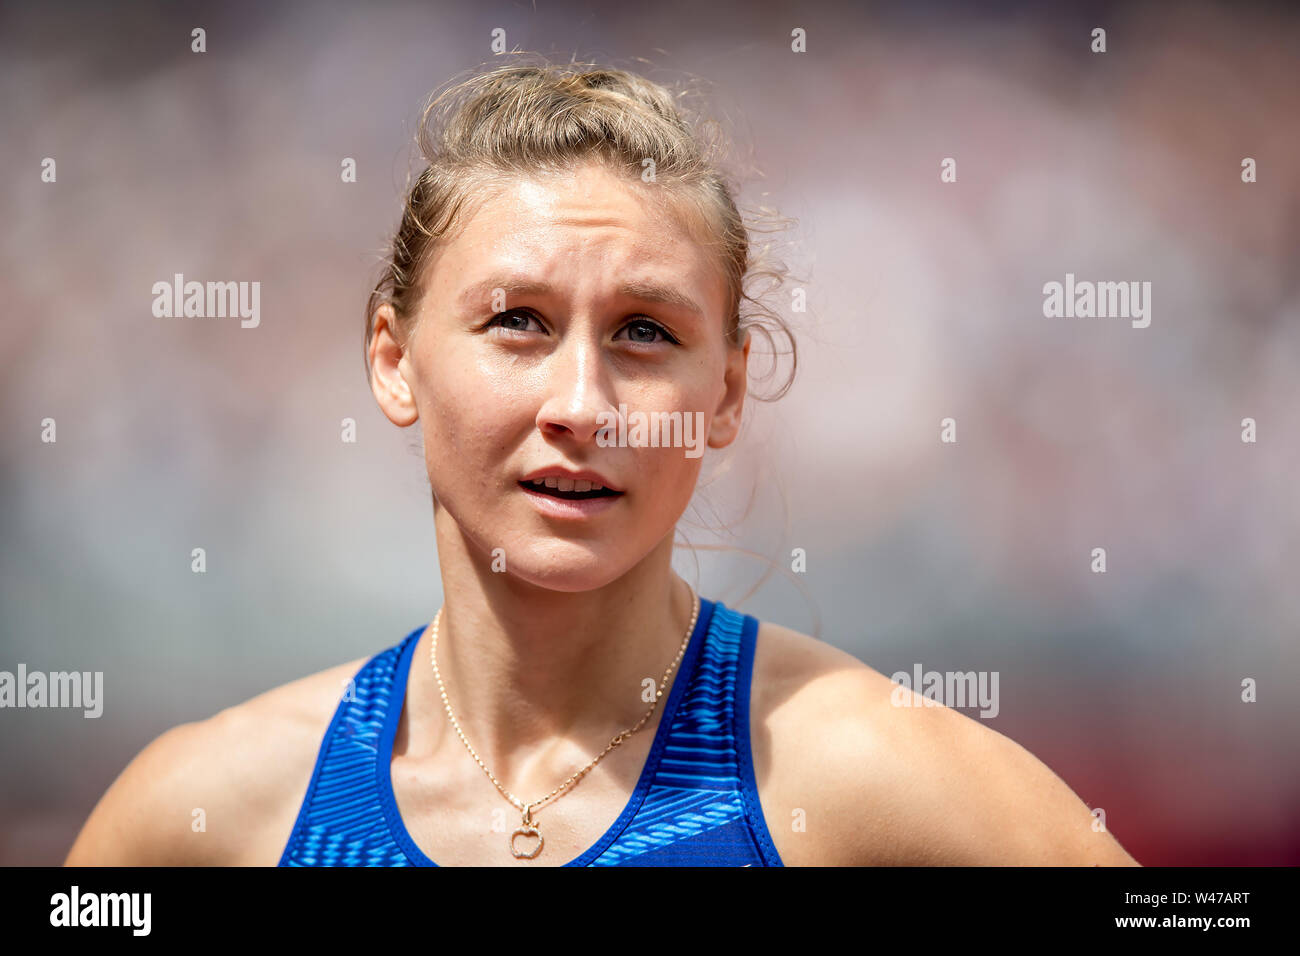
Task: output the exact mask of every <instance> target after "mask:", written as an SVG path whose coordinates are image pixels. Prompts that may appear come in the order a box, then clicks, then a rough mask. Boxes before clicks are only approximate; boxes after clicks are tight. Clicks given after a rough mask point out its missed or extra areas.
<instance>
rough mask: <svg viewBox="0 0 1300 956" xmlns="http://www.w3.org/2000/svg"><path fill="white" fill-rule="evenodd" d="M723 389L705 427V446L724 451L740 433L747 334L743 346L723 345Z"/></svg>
mask: <svg viewBox="0 0 1300 956" xmlns="http://www.w3.org/2000/svg"><path fill="white" fill-rule="evenodd" d="M723 382H724V385H725V388H724V390H723V393H722V398H721V400H720V401H719V402H718V407H717V410H716V411H715V412H714V413H713V421H712V422H711V423H710V425H709V447H710V448H726V447H727V446H728V445H730V444H731V443H732V442H733V441H735V440H736V435H737V434H739V433H740V418H741V412H742V411H743V410H744V407H745V392H746V389H747V387H748V383H749V332H748V331H746V332H745V342H744V344H743V345H733V344H732V343H730V342H728V343H727V365H726V370H725V372H724V373H723Z"/></svg>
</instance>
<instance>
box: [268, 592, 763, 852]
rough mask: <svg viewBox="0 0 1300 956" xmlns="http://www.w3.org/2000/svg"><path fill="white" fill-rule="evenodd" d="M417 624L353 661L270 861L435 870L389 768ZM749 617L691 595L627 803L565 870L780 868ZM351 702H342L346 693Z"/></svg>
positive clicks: (755, 628) (754, 628)
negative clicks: (670, 674) (759, 744)
mask: <svg viewBox="0 0 1300 956" xmlns="http://www.w3.org/2000/svg"><path fill="white" fill-rule="evenodd" d="M425 627H426V625H423V624H422V625H420V626H419V627H417V628H416V629H415V630H414V631H412V632H411V633H410V634H408V635H407V636H406V637H405V638H404V639H403V640H402V641H401V643H399V644H397V645H396V646H395V647H390V648H389V649H388V650H386V651H381V652H380V653H378V654H376V655H375V656H374V657H372V658H370V660H369V661H367V662H366V663H365V665H363V666H362V668H361V670H360V671H358V672H357V676H356V679H355V681H354V683H355V685H356V687H355V693H354V694H351V695H348V696H347V697H345V698H344V700H342V701H341V702H340V703H339V706H338V709H337V710H336V711H335V714H334V719H333V720H332V721H331V722H330V726H329V729H328V730H327V731H326V732H325V738H324V740H323V741H322V743H321V748H320V753H319V754H318V755H317V757H316V767H315V769H314V770H313V771H312V776H311V782H310V783H309V784H308V786H307V794H306V796H305V797H304V799H303V802H302V807H301V809H300V810H299V811H298V819H297V822H296V823H295V824H294V827H293V832H292V833H291V834H290V835H289V842H288V844H287V845H286V846H285V848H284V853H283V855H282V856H281V857H280V866H437V864H436V863H434V862H433V861H432V860H431V859H429V858H428V857H427V856H425V855H424V853H423V852H422V851H421V850H420V848H419V847H417V846H416V845H415V841H414V840H412V839H411V836H410V834H409V833H407V831H406V826H405V825H404V824H403V823H402V817H401V814H400V813H399V812H398V810H397V801H396V800H395V799H394V797H393V782H392V776H391V774H390V764H391V762H392V759H393V738H394V736H396V733H397V722H398V718H399V717H400V716H401V713H402V701H403V699H404V698H405V696H406V676H407V673H408V672H409V671H410V669H411V657H412V655H413V652H414V650H415V645H416V642H417V640H418V639H419V637H420V635H421V634H423V633H424V630H425ZM757 636H758V621H757V620H756V619H755V618H753V617H751V616H749V615H748V614H741V613H739V612H737V611H733V610H731V609H730V608H728V607H727V606H726V605H724V604H723V603H722V602H721V601H710V600H708V599H707V598H703V597H702V598H700V614H699V619H698V621H697V622H696V624H695V630H694V631H693V632H692V634H691V639H690V643H689V644H688V646H687V648H686V653H685V654H684V655H683V657H682V664H681V669H680V671H679V672H678V675H677V677H676V678H675V679H674V680H673V689H672V691H671V692H670V693H669V695H668V702H667V703H666V704H665V705H664V714H663V717H662V718H661V719H660V721H659V728H658V731H657V732H656V734H655V740H654V744H653V745H652V746H651V748H650V755H649V757H648V758H647V759H646V763H645V767H644V768H643V769H642V771H641V778H640V780H639V781H638V782H637V785H636V789H635V790H634V791H633V792H632V798H631V799H630V800H628V802H627V806H626V807H624V808H623V812H622V813H621V814H619V817H618V819H617V820H615V821H614V823H613V825H612V826H610V828H609V829H608V830H606V831H605V835H604V836H602V837H601V838H600V839H599V840H597V841H596V843H595V845H594V846H592V847H591V848H589V849H588V850H587V851H586V852H585V853H582V854H580V855H579V856H578V857H577V859H574V860H570V861H569V862H568V863H566V864H565V865H566V866H782V865H783V864H782V862H781V858H780V856H779V855H778V854H777V852H776V847H775V846H773V844H772V837H771V834H770V833H769V832H768V829H767V824H766V822H765V821H764V819H763V808H762V806H761V804H760V803H759V799H758V790H757V787H756V784H755V780H754V761H753V756H752V754H751V752H750V738H749V686H750V678H751V676H752V674H753V666H754V644H755V640H756V638H757ZM353 697H354V698H355V699H350V698H353Z"/></svg>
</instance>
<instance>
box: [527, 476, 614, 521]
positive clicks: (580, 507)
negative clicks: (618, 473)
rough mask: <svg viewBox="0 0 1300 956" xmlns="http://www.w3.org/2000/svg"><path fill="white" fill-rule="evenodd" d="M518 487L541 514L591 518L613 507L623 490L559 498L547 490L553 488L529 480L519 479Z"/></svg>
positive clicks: (554, 516)
mask: <svg viewBox="0 0 1300 956" xmlns="http://www.w3.org/2000/svg"><path fill="white" fill-rule="evenodd" d="M519 487H520V488H521V489H522V490H523V492H524V494H525V495H527V496H528V499H529V500H530V501H531V502H532V503H533V507H535V508H536V509H537V510H538V511H539V512H540V513H541V514H543V515H545V516H547V517H550V518H591V517H594V516H595V515H598V514H601V513H603V512H605V511H608V510H609V509H610V508H612V507H614V505H615V504H617V503H618V501H619V499H621V498H622V497H623V495H624V492H616V493H613V494H606V495H599V496H593V497H590V498H560V497H557V496H556V495H554V494H547V492H548V491H552V492H553V491H557V490H558V489H555V488H545V489H539V488H537V487H536V486H535V485H533V484H532V483H531V482H526V481H521V482H519Z"/></svg>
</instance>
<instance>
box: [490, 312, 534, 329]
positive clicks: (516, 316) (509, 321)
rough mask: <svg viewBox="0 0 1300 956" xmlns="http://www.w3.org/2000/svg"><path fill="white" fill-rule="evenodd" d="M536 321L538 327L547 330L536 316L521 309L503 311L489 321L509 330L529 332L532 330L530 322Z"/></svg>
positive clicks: (492, 324) (491, 324) (493, 324)
mask: <svg viewBox="0 0 1300 956" xmlns="http://www.w3.org/2000/svg"><path fill="white" fill-rule="evenodd" d="M529 322H532V323H534V324H535V325H536V326H537V327H538V329H540V330H541V331H542V332H545V331H546V329H544V328H542V324H541V323H540V322H538V321H537V319H536V317H534V316H533V315H530V314H529V313H527V312H524V311H522V310H520V309H511V310H510V311H509V312H501V313H498V314H497V315H494V316H493V317H492V319H491V320H490V321H489V322H488V326H497V327H498V328H502V329H505V330H506V331H508V332H528V331H530V329H529V327H528V323H529Z"/></svg>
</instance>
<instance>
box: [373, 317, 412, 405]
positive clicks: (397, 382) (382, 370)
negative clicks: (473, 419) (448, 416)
mask: <svg viewBox="0 0 1300 956" xmlns="http://www.w3.org/2000/svg"><path fill="white" fill-rule="evenodd" d="M410 374H411V361H410V356H409V355H407V354H406V352H405V350H403V348H402V345H401V342H400V341H399V339H398V336H397V316H396V313H395V312H394V311H393V306H392V303H389V302H385V303H383V304H382V305H380V306H379V307H378V308H377V309H376V310H375V324H374V332H373V334H372V335H371V337H370V390H371V391H372V392H374V395H375V401H377V402H378V403H379V408H380V410H382V411H383V413H384V414H385V415H386V416H387V417H388V420H389V421H390V422H392V423H393V424H394V425H398V426H400V427H402V428H405V427H406V426H407V425H410V424H412V423H413V422H414V421H415V420H416V419H418V418H419V417H420V412H419V409H418V408H417V407H416V404H415V394H414V393H413V392H412V391H411V385H410V380H409V378H408V376H409V375H410Z"/></svg>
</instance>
